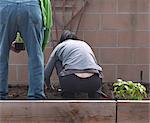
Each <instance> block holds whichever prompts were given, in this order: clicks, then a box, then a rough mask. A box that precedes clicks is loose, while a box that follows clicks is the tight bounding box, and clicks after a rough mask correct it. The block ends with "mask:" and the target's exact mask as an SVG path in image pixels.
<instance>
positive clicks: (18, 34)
mask: <svg viewBox="0 0 150 123" xmlns="http://www.w3.org/2000/svg"><path fill="white" fill-rule="evenodd" d="M15 41H16V43H23V39H22V37H21V35H20V33H19V32H17V36H16V39H15Z"/></svg>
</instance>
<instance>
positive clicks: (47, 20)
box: [17, 0, 53, 51]
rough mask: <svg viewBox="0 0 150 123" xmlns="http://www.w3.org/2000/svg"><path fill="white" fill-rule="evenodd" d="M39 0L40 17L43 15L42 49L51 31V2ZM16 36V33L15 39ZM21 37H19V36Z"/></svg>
mask: <svg viewBox="0 0 150 123" xmlns="http://www.w3.org/2000/svg"><path fill="white" fill-rule="evenodd" d="M39 1H40V6H41V11H42V17H43V24H44V28H45V29H44V39H43V44H42V50H43V51H44V49H45V47H46V45H47V43H48V41H49V40H50V39H49V38H50V33H51V28H52V24H53V21H52V7H51V2H50V0H39ZM18 36H19V37H20V35H17V39H18ZM20 38H21V37H20Z"/></svg>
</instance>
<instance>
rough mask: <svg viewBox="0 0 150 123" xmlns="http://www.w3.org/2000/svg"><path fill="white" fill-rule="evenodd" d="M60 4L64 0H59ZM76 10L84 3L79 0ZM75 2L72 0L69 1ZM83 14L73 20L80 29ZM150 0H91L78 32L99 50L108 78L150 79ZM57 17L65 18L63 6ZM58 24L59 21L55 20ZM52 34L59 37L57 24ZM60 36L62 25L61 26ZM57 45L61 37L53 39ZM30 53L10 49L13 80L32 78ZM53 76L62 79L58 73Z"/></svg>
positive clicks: (47, 53)
mask: <svg viewBox="0 0 150 123" xmlns="http://www.w3.org/2000/svg"><path fill="white" fill-rule="evenodd" d="M56 1H57V4H60V2H61V0H56ZM59 1H60V2H59ZM77 1H78V2H77V6H76V12H77V10H79V9H80V8H81V6H82V0H77ZM70 2H72V1H71V0H68V4H70ZM79 17H80V16H77V17H76V18H75V19H74V21H73V22H72V23H71V27H72V28H71V29H72V30H73V31H76V27H77V24H78V20H79ZM149 17H150V2H149V0H89V4H88V6H87V7H86V10H85V12H84V15H83V17H82V19H81V23H80V26H79V29H78V33H77V35H78V36H79V37H80V38H81V39H83V40H85V41H86V42H87V43H88V44H89V45H90V46H91V47H92V49H93V51H94V52H95V55H96V57H97V60H98V63H99V64H100V65H101V66H102V67H103V72H104V76H105V77H104V82H114V81H115V80H116V79H117V78H122V79H124V80H133V81H140V71H143V81H144V82H147V83H150V37H149V34H150V18H149ZM56 18H57V19H58V20H59V22H60V23H61V22H62V9H61V8H58V9H56ZM70 18H71V16H70V10H69V9H67V10H66V13H65V23H67V22H68V21H69V20H70ZM55 24H56V23H55ZM55 24H54V26H53V31H52V32H53V33H52V37H53V40H56V33H55V32H56V28H55ZM57 27H58V32H59V36H60V33H61V31H62V28H61V27H60V26H58V25H57ZM53 43H54V45H55V44H56V43H57V41H54V42H53ZM53 43H52V42H51V43H50V44H49V45H48V47H47V48H46V50H45V52H44V54H45V63H46V62H47V60H48V57H49V55H50V53H51V51H52V46H53ZM27 59H28V58H27V54H26V52H22V53H20V54H15V53H12V52H11V53H10V64H9V66H10V67H9V68H10V69H9V82H10V83H11V84H15V83H18V84H21V83H24V84H26V83H27V81H28V75H27V74H28V72H27V67H28V65H27V63H28V62H27ZM52 80H54V81H58V79H57V77H56V74H55V73H54V74H53V77H52Z"/></svg>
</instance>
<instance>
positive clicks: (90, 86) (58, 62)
mask: <svg viewBox="0 0 150 123" xmlns="http://www.w3.org/2000/svg"><path fill="white" fill-rule="evenodd" d="M54 67H56V70H57V74H58V76H59V81H60V86H61V88H62V92H63V93H62V96H63V98H64V99H73V98H75V93H79V92H86V93H88V97H89V98H93V99H94V98H97V91H98V89H99V88H100V87H101V83H102V68H101V67H100V66H99V65H98V64H97V61H96V58H95V56H94V53H93V51H92V49H91V48H90V46H89V45H88V44H87V43H85V42H84V41H81V40H79V39H78V38H77V37H76V35H75V34H74V33H72V32H70V31H68V30H66V31H64V32H63V33H62V35H61V38H60V43H59V44H58V45H57V46H56V47H55V49H54V50H53V52H52V54H51V56H50V57H49V60H48V63H47V65H46V67H45V82H46V84H47V86H48V87H50V77H51V74H52V71H53V68H54Z"/></svg>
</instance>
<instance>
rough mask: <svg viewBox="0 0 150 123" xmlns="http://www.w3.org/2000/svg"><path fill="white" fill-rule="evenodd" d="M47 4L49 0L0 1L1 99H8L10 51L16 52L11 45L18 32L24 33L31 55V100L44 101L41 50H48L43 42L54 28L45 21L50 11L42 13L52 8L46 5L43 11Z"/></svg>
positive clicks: (29, 61) (29, 94)
mask: <svg viewBox="0 0 150 123" xmlns="http://www.w3.org/2000/svg"><path fill="white" fill-rule="evenodd" d="M45 1H49V0H43V1H42V0H0V99H7V96H8V61H9V51H10V49H11V47H12V49H13V50H14V47H13V46H11V45H12V44H13V43H12V42H13V41H14V39H15V37H16V33H17V32H19V33H20V34H21V37H22V38H23V40H24V43H25V47H26V49H27V53H28V63H29V89H28V99H45V94H44V58H43V52H42V47H45V42H43V40H45V38H47V37H44V35H45V32H44V29H45V28H46V30H47V27H48V26H51V22H50V21H51V19H49V18H46V17H47V16H46V14H47V13H46V12H47V11H44V12H43V10H44V9H47V10H48V9H49V8H48V6H49V7H50V5H46V8H44V7H45V4H46V2H45ZM47 3H48V2H47ZM40 5H41V6H40ZM41 10H42V11H41ZM48 12H50V10H48ZM43 13H44V14H43ZM48 16H49V17H50V18H51V15H48ZM43 18H44V19H43ZM47 20H48V22H47ZM49 28H50V27H49ZM47 34H48V33H46V35H47ZM47 39H48V38H47ZM43 44H44V46H43ZM14 51H15V50H14Z"/></svg>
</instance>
